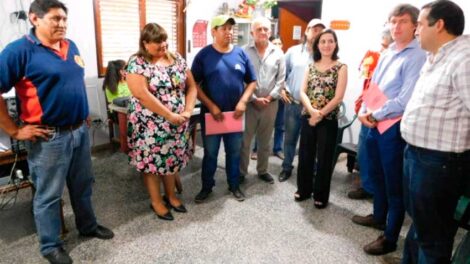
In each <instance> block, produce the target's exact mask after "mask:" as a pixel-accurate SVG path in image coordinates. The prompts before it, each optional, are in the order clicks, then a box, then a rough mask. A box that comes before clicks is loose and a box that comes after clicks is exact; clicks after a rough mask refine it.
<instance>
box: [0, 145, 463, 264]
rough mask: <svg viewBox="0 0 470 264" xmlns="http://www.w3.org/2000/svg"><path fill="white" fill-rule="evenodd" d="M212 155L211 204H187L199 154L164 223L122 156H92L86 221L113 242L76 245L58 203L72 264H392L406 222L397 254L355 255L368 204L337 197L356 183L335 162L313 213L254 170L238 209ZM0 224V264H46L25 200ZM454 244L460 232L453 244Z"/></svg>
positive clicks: (3, 214) (290, 184) (69, 219)
mask: <svg viewBox="0 0 470 264" xmlns="http://www.w3.org/2000/svg"><path fill="white" fill-rule="evenodd" d="M220 153H221V154H220V155H219V157H220V158H219V169H218V170H217V173H216V181H217V182H216V187H215V188H214V190H213V193H212V196H211V197H210V198H209V200H208V201H207V202H206V203H203V204H197V205H196V204H195V203H194V201H193V199H194V196H195V195H196V194H197V192H198V191H199V189H200V186H201V185H200V167H201V161H202V154H203V150H202V148H200V147H198V148H197V149H196V153H195V157H194V159H193V160H192V162H191V164H190V165H189V166H188V167H187V168H186V169H185V170H184V171H183V172H182V173H181V174H182V176H181V178H182V181H183V187H184V192H183V194H181V199H182V201H183V202H184V203H185V205H186V207H187V208H188V210H189V212H188V213H187V214H178V213H173V215H174V216H175V218H176V219H175V221H172V222H166V221H162V220H159V219H157V217H156V216H155V215H154V214H153V212H151V211H150V209H149V208H148V204H149V200H148V196H147V194H146V190H145V189H144V186H143V184H142V181H141V179H140V177H139V175H138V174H137V173H136V172H135V171H134V170H133V169H132V168H131V167H130V166H129V165H128V164H127V157H126V156H125V155H124V154H122V153H118V152H112V151H104V152H100V153H98V154H95V155H94V158H93V166H94V171H95V174H96V184H95V188H94V195H93V201H94V207H95V211H96V214H97V216H98V219H99V221H100V223H102V224H104V225H106V226H108V227H110V228H112V229H113V230H114V232H115V234H116V236H115V238H114V239H112V240H109V241H100V240H97V239H85V238H82V237H79V236H78V234H77V231H76V230H75V227H74V218H73V213H72V211H71V208H70V203H69V201H68V198H66V199H65V217H66V225H67V227H68V229H69V230H70V232H69V233H68V234H67V235H66V237H65V241H66V244H65V248H66V249H67V250H68V251H69V252H70V255H71V257H72V258H73V259H74V261H75V263H270V264H271V263H341V264H344V263H399V261H400V257H401V254H402V253H401V252H402V249H403V239H404V237H405V234H406V231H407V230H408V226H409V220H408V219H407V220H405V225H404V227H403V229H402V233H401V237H400V241H399V248H398V250H397V251H396V252H394V253H391V254H388V255H386V256H382V257H372V256H367V255H366V254H365V253H364V252H363V250H362V247H363V245H364V244H366V243H368V242H370V241H372V240H374V239H375V238H376V237H377V236H378V235H380V233H379V231H376V230H374V229H370V228H366V227H361V226H357V225H354V224H353V223H352V222H351V217H352V216H353V215H354V214H368V213H370V212H371V210H372V203H371V201H354V200H350V199H348V198H347V197H346V193H347V192H348V191H349V190H350V189H351V188H352V184H353V183H354V182H355V181H354V177H357V175H356V174H349V173H347V172H346V166H345V160H344V159H340V161H339V164H338V165H337V166H336V170H335V172H334V175H333V180H332V187H331V189H332V190H331V199H330V204H329V206H328V207H327V208H326V209H324V210H318V209H315V208H314V207H313V202H312V200H308V201H304V202H302V203H297V202H295V201H294V199H293V193H294V192H295V189H296V187H295V178H296V177H295V174H294V176H293V177H291V178H290V179H289V180H288V181H287V182H283V183H279V182H278V181H277V180H276V182H275V184H272V185H271V184H266V183H264V182H262V181H260V180H259V179H257V178H256V176H255V175H256V171H255V167H256V165H255V164H256V163H255V162H253V161H252V162H251V163H250V172H251V175H249V176H247V181H246V183H244V184H243V185H242V189H243V190H244V192H245V193H246V195H247V199H246V200H245V201H244V202H237V201H235V200H234V199H233V198H232V196H231V195H230V194H229V192H228V191H227V184H226V180H225V172H224V166H225V165H224V164H225V161H224V157H223V156H224V155H222V153H223V152H222V150H221V152H220ZM296 162H297V161H295V164H296ZM280 165H281V160H279V159H278V158H276V157H274V156H273V157H270V172H271V173H272V174H273V175H276V179H277V175H278V174H279V172H280V170H281V168H280ZM66 195H67V194H66ZM0 198H3V197H0ZM7 198H8V197H7ZM0 223H1V226H0V263H46V261H45V260H44V259H43V258H41V256H40V254H39V251H38V241H37V237H36V234H35V228H34V222H33V220H32V215H31V193H30V191H28V190H20V192H19V195H18V199H17V201H16V204H15V205H14V206H12V207H11V208H9V209H7V210H2V211H0ZM461 236H462V232H459V236H458V239H457V240H459V238H460V237H461Z"/></svg>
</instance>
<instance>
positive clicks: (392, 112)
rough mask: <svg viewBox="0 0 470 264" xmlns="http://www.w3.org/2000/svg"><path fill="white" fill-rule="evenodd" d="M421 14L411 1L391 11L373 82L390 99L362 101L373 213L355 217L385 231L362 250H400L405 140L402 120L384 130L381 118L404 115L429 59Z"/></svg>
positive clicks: (360, 115) (374, 252) (367, 251)
mask: <svg viewBox="0 0 470 264" xmlns="http://www.w3.org/2000/svg"><path fill="white" fill-rule="evenodd" d="M418 14H419V10H418V9H417V8H416V7H414V6H412V5H409V4H402V5H398V6H397V7H395V9H394V10H393V11H392V12H391V13H390V16H389V18H388V23H389V26H390V32H391V34H392V38H393V39H394V41H395V43H393V44H391V45H390V47H389V50H388V51H387V52H386V53H385V54H383V55H382V56H381V58H380V60H379V64H378V65H377V68H376V69H375V71H374V74H373V76H372V81H371V85H377V86H378V87H379V89H380V90H381V91H382V92H383V93H384V94H385V95H386V96H387V98H388V100H387V101H386V102H385V103H384V105H382V106H381V107H380V108H379V109H376V110H375V111H371V110H370V109H368V108H367V107H368V106H367V105H366V104H365V103H363V105H362V108H361V110H360V112H359V120H360V121H361V122H362V124H363V125H365V126H367V127H368V128H370V130H369V132H368V135H367V137H366V148H367V153H368V157H369V158H370V160H369V162H368V163H367V165H368V168H367V169H368V171H369V176H370V179H371V181H372V183H373V185H374V213H373V214H372V215H368V216H357V215H356V216H354V217H353V218H352V221H353V222H354V223H356V224H359V225H364V226H370V227H374V228H376V229H381V230H385V232H384V234H383V235H381V236H379V237H378V238H377V239H376V240H375V241H373V242H371V243H369V244H368V245H366V246H365V247H364V251H365V252H366V253H367V254H371V255H383V254H387V253H389V252H392V251H395V250H396V247H397V240H398V237H399V235H400V229H401V226H402V224H403V219H404V217H405V207H404V203H403V185H402V184H403V150H404V147H405V142H404V141H403V139H402V137H401V134H400V122H396V123H395V124H394V125H393V126H391V127H390V128H389V129H387V130H386V131H383V133H382V134H381V133H380V132H379V130H378V129H377V123H378V122H381V121H385V120H388V119H392V118H396V117H400V116H401V115H403V112H404V111H405V107H406V105H407V104H408V100H409V99H410V97H411V94H412V92H413V89H414V86H415V83H416V80H417V79H418V77H419V71H420V70H421V67H422V66H423V64H424V62H425V60H426V53H425V52H424V51H423V50H422V49H421V48H420V47H419V44H418V41H417V40H416V39H415V38H414V33H415V30H416V27H417V19H418ZM369 89H373V87H372V86H371V88H369Z"/></svg>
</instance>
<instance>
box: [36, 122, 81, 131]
mask: <svg viewBox="0 0 470 264" xmlns="http://www.w3.org/2000/svg"><path fill="white" fill-rule="evenodd" d="M83 123H85V121H84V120H82V121H80V122H78V123H76V124H73V125H67V126H50V125H44V128H45V129H48V130H51V131H54V132H64V131H74V130H76V129H78V128H80V127H81V126H82V125H83Z"/></svg>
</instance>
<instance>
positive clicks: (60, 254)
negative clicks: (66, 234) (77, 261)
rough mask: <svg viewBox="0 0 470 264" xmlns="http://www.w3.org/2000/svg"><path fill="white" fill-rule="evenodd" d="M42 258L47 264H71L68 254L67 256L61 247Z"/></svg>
mask: <svg viewBox="0 0 470 264" xmlns="http://www.w3.org/2000/svg"><path fill="white" fill-rule="evenodd" d="M44 258H46V259H47V260H48V261H49V263H53V264H71V263H73V260H72V259H71V258H70V256H69V254H67V252H66V251H65V250H64V249H63V248H61V247H59V248H56V249H54V250H52V252H50V253H49V254H47V255H44Z"/></svg>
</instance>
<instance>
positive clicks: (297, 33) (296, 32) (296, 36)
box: [292, 26, 302, 40]
mask: <svg viewBox="0 0 470 264" xmlns="http://www.w3.org/2000/svg"><path fill="white" fill-rule="evenodd" d="M301 38H302V26H294V28H293V29H292V39H293V40H300V39H301Z"/></svg>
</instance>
